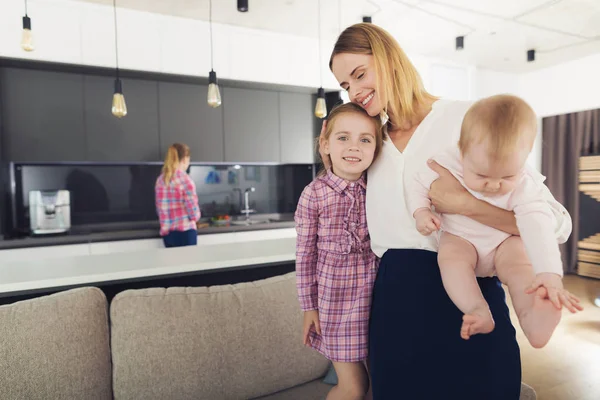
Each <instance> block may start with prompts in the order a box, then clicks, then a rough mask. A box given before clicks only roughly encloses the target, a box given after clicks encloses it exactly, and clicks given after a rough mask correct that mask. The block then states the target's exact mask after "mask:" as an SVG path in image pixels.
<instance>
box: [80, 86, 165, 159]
mask: <svg viewBox="0 0 600 400" xmlns="http://www.w3.org/2000/svg"><path fill="white" fill-rule="evenodd" d="M113 91H114V78H113V77H110V78H109V77H101V76H85V77H84V104H85V106H84V115H85V129H86V136H87V140H86V148H87V159H88V161H104V162H111V161H113V162H115V161H117V162H118V161H123V162H127V161H136V162H139V161H159V160H160V159H161V157H160V151H159V140H158V83H157V82H151V81H144V80H137V79H124V80H123V93H124V94H125V101H126V103H127V115H126V116H125V117H123V118H116V117H115V116H114V115H112V113H111V107H112V98H113Z"/></svg>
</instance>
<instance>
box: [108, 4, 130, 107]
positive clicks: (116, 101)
mask: <svg viewBox="0 0 600 400" xmlns="http://www.w3.org/2000/svg"><path fill="white" fill-rule="evenodd" d="M113 12H114V16H115V64H116V67H117V68H116V78H115V92H114V94H113V100H112V109H111V111H112V115H114V116H115V117H117V118H123V117H124V116H126V115H127V104H125V96H124V95H123V84H122V83H121V78H120V77H119V41H118V40H117V38H118V35H117V0H113Z"/></svg>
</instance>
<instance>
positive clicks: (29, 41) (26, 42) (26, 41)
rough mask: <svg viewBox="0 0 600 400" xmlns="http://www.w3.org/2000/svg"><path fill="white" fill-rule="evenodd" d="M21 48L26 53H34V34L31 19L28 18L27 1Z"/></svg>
mask: <svg viewBox="0 0 600 400" xmlns="http://www.w3.org/2000/svg"><path fill="white" fill-rule="evenodd" d="M21 47H22V48H23V50H25V51H33V50H34V49H35V47H34V45H33V34H32V33H31V18H29V17H28V16H27V0H25V16H24V17H23V35H22V36H21Z"/></svg>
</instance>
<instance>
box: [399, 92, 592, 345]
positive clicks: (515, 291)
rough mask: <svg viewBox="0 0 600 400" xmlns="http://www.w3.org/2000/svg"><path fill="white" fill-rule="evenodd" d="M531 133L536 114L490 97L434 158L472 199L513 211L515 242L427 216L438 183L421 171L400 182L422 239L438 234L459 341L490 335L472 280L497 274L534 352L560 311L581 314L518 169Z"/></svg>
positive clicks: (548, 215) (528, 181) (537, 202)
mask: <svg viewBox="0 0 600 400" xmlns="http://www.w3.org/2000/svg"><path fill="white" fill-rule="evenodd" d="M536 132H537V121H536V116H535V113H534V112H533V110H532V109H531V107H530V106H529V105H528V104H527V103H526V102H525V101H523V100H522V99H520V98H518V97H515V96H510V95H498V96H492V97H489V98H486V99H483V100H480V101H478V102H476V103H475V104H473V106H472V107H471V108H470V109H469V110H468V111H467V113H466V115H465V118H464V120H463V123H462V127H461V132H460V140H459V143H458V147H453V148H451V149H449V150H448V151H447V152H445V153H443V154H440V155H439V156H436V157H434V159H435V161H437V162H438V163H439V164H440V165H442V166H443V167H445V168H446V169H448V170H449V171H450V172H451V173H452V174H453V175H454V176H455V177H456V179H458V181H459V182H460V183H461V184H462V185H463V186H464V187H465V188H466V189H467V190H468V191H469V192H470V193H471V194H472V195H473V196H475V197H476V198H478V199H481V200H484V201H487V202H489V203H490V204H492V205H494V206H496V207H500V208H503V209H506V210H510V211H513V212H514V213H515V217H516V222H517V226H518V228H519V232H520V234H521V236H520V238H519V237H518V236H512V235H510V234H508V233H506V232H503V231H500V230H497V229H495V228H492V227H489V226H486V225H483V224H481V223H479V222H477V221H475V220H473V219H470V218H469V217H466V216H463V215H455V214H444V215H441V216H438V215H437V214H435V213H434V212H432V210H431V202H430V200H429V198H428V191H429V187H430V186H431V183H432V182H433V181H434V180H435V179H436V178H437V177H438V176H437V174H436V173H435V172H433V171H431V170H430V169H429V168H428V167H426V166H425V167H424V169H423V171H422V172H420V173H418V174H417V175H416V179H415V180H414V181H413V182H407V184H408V185H409V186H410V187H409V190H408V191H407V193H408V194H409V196H408V199H407V202H408V207H409V210H410V212H411V214H412V215H413V216H414V218H415V220H416V224H417V230H418V231H419V232H420V233H421V234H423V235H430V234H431V233H432V232H434V231H437V230H441V233H440V238H439V250H438V263H439V267H440V272H441V276H442V281H443V283H444V287H445V289H446V292H447V293H448V296H449V297H450V299H451V300H452V301H453V302H454V304H455V305H456V306H457V307H458V308H459V309H460V310H461V311H462V312H463V313H464V314H465V315H464V316H463V324H462V327H461V332H460V334H461V337H462V338H463V339H469V337H470V336H471V335H474V334H477V333H489V332H491V331H492V330H493V329H494V320H493V318H492V315H491V313H490V309H489V306H488V304H487V302H486V301H485V299H484V297H483V295H482V294H481V290H480V288H479V285H478V283H477V279H476V276H478V277H486V276H492V275H494V274H497V275H498V278H499V279H500V280H501V281H502V282H503V283H504V284H506V285H507V286H508V288H509V291H510V294H511V298H512V301H513V305H514V308H515V311H516V313H517V316H518V318H519V323H520V324H521V327H522V329H523V332H524V333H525V335H526V336H527V339H528V340H529V342H530V343H531V345H532V346H533V347H536V348H540V347H543V346H545V345H546V343H547V342H548V340H550V337H551V336H552V333H553V331H554V328H555V327H556V325H557V324H558V322H559V321H560V309H561V307H562V305H565V306H566V307H567V308H568V309H569V310H570V311H571V312H576V310H582V307H581V306H580V305H579V304H578V303H579V299H577V297H575V296H574V295H572V294H571V293H569V292H568V291H567V290H565V289H564V288H563V285H562V275H563V268H562V262H561V257H560V252H559V249H558V244H557V242H556V238H555V236H554V220H553V219H554V216H553V214H552V211H551V209H550V208H549V206H548V205H547V203H546V201H545V200H544V197H543V185H544V184H543V180H544V178H543V177H542V176H541V175H539V174H538V175H534V174H531V173H529V172H528V171H527V170H526V169H525V162H526V160H527V156H528V155H529V153H530V152H531V149H532V146H533V142H534V140H535V136H536ZM534 293H535V295H534ZM546 298H549V299H550V300H551V302H548V301H546V300H545V299H546Z"/></svg>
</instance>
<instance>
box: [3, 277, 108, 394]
mask: <svg viewBox="0 0 600 400" xmlns="http://www.w3.org/2000/svg"><path fill="white" fill-rule="evenodd" d="M107 308H108V304H107V302H106V298H105V297H104V294H103V293H102V291H101V290H100V289H97V288H81V289H73V290H68V291H65V292H61V293H57V294H53V295H50V296H43V297H39V298H35V299H32V300H26V301H21V302H18V303H14V304H10V305H7V306H1V307H0V371H1V372H0V398H1V399H3V400H12V399H15V400H16V399H19V400H20V399H28V400H35V399H40V400H42V399H43V400H46V399H98V400H103V399H111V398H112V388H111V365H110V349H109V334H108V315H107Z"/></svg>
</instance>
